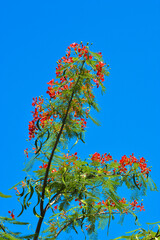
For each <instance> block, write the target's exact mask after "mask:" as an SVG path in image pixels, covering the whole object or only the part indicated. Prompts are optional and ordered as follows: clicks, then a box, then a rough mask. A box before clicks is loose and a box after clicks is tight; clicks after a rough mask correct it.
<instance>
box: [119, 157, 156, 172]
mask: <svg viewBox="0 0 160 240" xmlns="http://www.w3.org/2000/svg"><path fill="white" fill-rule="evenodd" d="M134 163H136V164H138V166H139V168H140V170H141V173H144V174H148V173H149V172H150V171H151V169H150V168H147V164H146V160H145V159H144V158H143V157H141V158H140V159H137V158H136V157H135V156H134V154H132V155H130V156H129V157H127V156H126V155H124V156H122V158H121V159H120V161H119V164H120V166H119V167H118V168H119V171H120V173H126V172H127V166H133V164H134Z"/></svg>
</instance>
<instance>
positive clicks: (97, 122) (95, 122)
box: [88, 115, 101, 126]
mask: <svg viewBox="0 0 160 240" xmlns="http://www.w3.org/2000/svg"><path fill="white" fill-rule="evenodd" d="M88 117H89V118H90V119H91V120H92V122H94V124H96V125H97V126H100V125H101V124H100V122H99V121H98V120H96V119H95V118H93V117H91V115H88Z"/></svg>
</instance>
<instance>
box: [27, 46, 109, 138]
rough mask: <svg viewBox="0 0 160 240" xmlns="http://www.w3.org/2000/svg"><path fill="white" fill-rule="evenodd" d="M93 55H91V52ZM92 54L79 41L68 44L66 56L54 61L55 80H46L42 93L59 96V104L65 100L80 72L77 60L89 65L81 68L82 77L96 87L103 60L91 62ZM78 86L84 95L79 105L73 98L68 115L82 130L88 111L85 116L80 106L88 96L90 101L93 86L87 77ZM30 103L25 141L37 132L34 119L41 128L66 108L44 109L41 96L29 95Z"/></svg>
mask: <svg viewBox="0 0 160 240" xmlns="http://www.w3.org/2000/svg"><path fill="white" fill-rule="evenodd" d="M71 54H72V55H73V56H74V55H75V57H72V55H71ZM97 55H98V56H99V57H98V58H97V59H99V58H101V57H102V54H101V53H98V54H97ZM93 56H94V57H95V55H93ZM93 56H92V52H90V51H89V47H88V46H84V45H83V43H81V44H77V43H72V44H70V46H69V47H68V48H67V52H66V56H63V57H62V58H61V59H59V60H58V61H57V64H58V66H57V67H56V78H57V79H58V80H56V81H55V80H54V79H52V80H50V81H49V82H48V83H47V84H48V85H49V86H48V90H47V92H46V93H47V94H48V95H49V97H50V99H53V100H55V99H56V98H59V99H61V100H62V102H63V103H65V102H66V101H68V97H67V96H68V94H67V92H68V91H69V90H70V89H71V88H72V86H73V85H74V84H75V81H76V80H77V77H78V76H79V74H80V69H79V67H78V62H79V61H81V62H82V61H86V64H87V65H89V66H90V67H91V70H88V69H86V68H84V69H83V74H84V75H86V79H92V80H93V82H95V83H96V86H97V87H99V84H100V82H101V83H102V82H103V81H104V66H105V63H103V62H102V61H98V60H97V59H96V60H95V61H94V60H92V59H93ZM87 61H88V62H87ZM92 70H94V71H95V72H96V74H94V75H93V74H92V73H91V71H92ZM73 75H74V76H73ZM81 88H82V89H81V90H82V92H83V93H82V92H81V93H82V94H83V95H84V97H83V96H82V99H81V104H79V102H78V101H77V99H76V98H75V99H74V98H73V104H72V106H71V110H70V112H71V113H73V114H74V118H72V121H73V124H72V125H74V124H76V125H77V126H80V128H81V130H82V131H83V130H84V128H85V127H86V123H87V121H86V119H87V118H88V112H87V111H88V110H87V109H86V115H85V114H83V113H82V112H83V111H82V105H83V104H86V103H87V101H88V100H87V99H88V98H90V100H91V99H94V95H93V93H92V88H93V86H92V84H90V83H89V82H88V80H85V81H84V84H83V85H82V87H81ZM81 90H79V91H81ZM32 106H34V107H35V109H34V111H32V114H33V120H32V121H30V122H29V140H31V139H32V138H34V137H35V135H36V134H37V132H38V126H37V122H38V121H39V124H40V126H41V127H42V128H44V127H45V126H47V125H48V124H50V126H51V124H52V123H53V121H54V120H55V119H56V118H58V117H59V118H62V116H63V114H64V113H65V111H66V110H65V109H61V112H56V111H54V110H53V109H54V108H53V107H51V108H44V99H43V98H41V97H39V98H37V97H36V98H33V103H32ZM62 110H63V112H62Z"/></svg>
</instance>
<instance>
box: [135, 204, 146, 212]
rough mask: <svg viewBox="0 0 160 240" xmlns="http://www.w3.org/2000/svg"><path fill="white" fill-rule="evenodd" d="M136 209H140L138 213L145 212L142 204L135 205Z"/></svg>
mask: <svg viewBox="0 0 160 240" xmlns="http://www.w3.org/2000/svg"><path fill="white" fill-rule="evenodd" d="M137 208H140V211H142V210H143V211H145V209H144V206H143V203H141V205H137Z"/></svg>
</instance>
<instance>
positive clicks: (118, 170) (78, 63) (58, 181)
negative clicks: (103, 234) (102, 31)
mask: <svg viewBox="0 0 160 240" xmlns="http://www.w3.org/2000/svg"><path fill="white" fill-rule="evenodd" d="M57 64H58V66H57V68H56V80H54V79H52V80H51V81H50V82H48V85H49V86H48V90H47V92H46V93H47V94H48V95H49V99H46V100H44V98H43V96H41V97H38V98H37V97H36V98H33V103H32V106H33V107H34V111H33V112H32V114H33V120H32V121H30V122H29V141H31V142H33V144H34V146H33V145H32V148H31V149H30V150H28V148H27V149H26V150H24V151H25V154H26V157H27V158H28V157H29V155H31V156H32V157H31V158H30V160H29V161H28V162H27V164H26V167H25V171H26V172H27V176H26V178H25V179H24V180H23V181H21V182H20V183H17V184H16V185H15V186H13V188H14V189H15V190H16V194H17V197H18V201H19V202H20V203H21V206H22V210H21V212H20V213H19V215H18V216H17V217H19V216H20V215H21V214H22V213H23V212H24V210H27V209H28V207H30V206H32V207H33V213H34V215H35V216H37V219H38V222H37V227H36V229H35V232H34V233H32V234H29V235H24V234H23V233H13V232H11V231H10V230H9V229H8V227H7V226H8V225H6V223H14V224H20V225H21V224H28V223H24V222H19V221H17V220H16V218H15V215H14V212H13V211H9V214H10V217H9V218H8V217H1V218H0V219H1V220H2V222H1V224H0V228H1V232H0V236H1V239H34V240H37V239H56V238H57V237H58V236H59V235H60V234H61V232H62V231H66V230H67V229H68V228H70V229H73V230H74V231H75V232H76V233H77V227H80V228H81V230H82V231H83V232H84V229H85V230H86V231H85V232H87V233H88V234H89V235H91V234H92V233H95V232H96V226H95V224H96V223H97V222H98V223H99V226H100V227H102V226H103V225H104V224H105V225H107V226H108V229H109V225H110V222H111V220H114V216H115V215H119V216H120V217H121V218H122V219H123V216H124V215H126V214H132V215H133V217H134V218H135V221H137V216H136V210H140V211H143V210H144V206H143V204H142V203H139V202H138V200H139V197H140V196H142V195H143V194H145V193H146V190H147V187H148V186H149V187H150V189H151V190H156V185H155V184H154V182H153V181H152V179H151V178H150V176H149V175H150V171H151V169H150V167H147V164H146V160H145V159H144V158H143V157H141V158H136V157H135V156H134V154H131V155H130V156H128V157H127V156H126V155H124V156H122V158H121V159H120V160H119V161H116V160H114V159H113V158H112V156H111V155H110V154H107V153H104V154H102V155H101V154H99V153H97V152H95V153H94V154H91V155H90V156H89V158H88V159H87V160H82V159H80V157H79V156H78V154H77V152H74V153H73V152H72V149H73V147H74V146H75V145H76V144H77V143H78V141H82V142H83V143H84V135H85V131H86V130H85V129H86V124H87V120H88V118H90V119H91V120H92V121H93V122H94V123H95V124H98V122H97V121H96V120H95V119H94V118H93V117H92V116H91V115H90V112H91V109H92V108H93V109H95V110H96V111H99V108H98V104H97V102H96V99H95V96H94V87H96V88H99V87H101V89H102V93H103V92H104V91H105V87H104V85H103V82H104V76H105V75H106V76H108V75H109V69H108V68H109V66H108V65H106V64H105V63H104V62H103V59H102V54H101V53H100V52H99V53H93V52H91V51H90V50H89V44H87V45H86V46H84V45H83V43H81V44H77V43H73V44H71V45H70V46H69V47H68V48H67V52H66V56H64V57H62V58H61V59H60V60H58V62H57ZM73 140H75V141H76V142H75V143H74V144H73ZM71 144H72V145H73V146H72V148H71V150H70V151H69V150H68V146H70V145H71ZM37 164H39V167H38V165H37ZM34 165H35V166H34ZM33 166H34V168H35V170H34V171H31V170H32V168H33ZM123 184H125V185H126V186H127V188H128V189H130V190H131V199H129V200H127V199H125V198H124V197H122V196H119V195H118V193H117V190H118V188H120V187H122V185H123ZM134 195H135V196H136V199H133V196H134ZM1 197H5V195H3V194H1ZM32 199H34V200H35V199H36V201H37V203H36V205H33V204H32V203H31V200H32ZM49 210H50V211H51V214H50V218H49V219H48V222H47V225H46V229H45V230H44V231H43V233H44V236H45V237H42V235H41V233H42V224H44V218H45V216H46V213H47V212H48V211H49ZM45 222H46V220H45ZM84 234H85V233H84ZM138 234H139V233H138ZM155 234H157V233H155ZM147 236H149V235H147ZM157 236H158V234H157ZM134 237H135V235H134ZM153 237H154V236H153ZM133 239H134V238H133ZM136 239H137V238H136ZM150 239H153V238H150Z"/></svg>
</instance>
